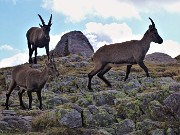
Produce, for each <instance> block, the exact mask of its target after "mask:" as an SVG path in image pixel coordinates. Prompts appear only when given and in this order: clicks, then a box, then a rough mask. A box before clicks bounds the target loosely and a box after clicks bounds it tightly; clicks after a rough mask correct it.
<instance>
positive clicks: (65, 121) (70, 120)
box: [57, 109, 82, 128]
mask: <svg viewBox="0 0 180 135" xmlns="http://www.w3.org/2000/svg"><path fill="white" fill-rule="evenodd" d="M57 113H58V116H59V123H60V125H63V126H67V127H69V128H77V127H82V118H81V113H80V112H78V111H77V110H75V109H59V110H58V111H57Z"/></svg>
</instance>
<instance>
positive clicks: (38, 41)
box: [26, 14, 52, 64]
mask: <svg viewBox="0 0 180 135" xmlns="http://www.w3.org/2000/svg"><path fill="white" fill-rule="evenodd" d="M38 16H39V18H40V20H41V22H42V25H41V24H39V25H40V27H41V28H39V27H31V28H30V29H29V30H28V31H27V33H26V37H27V42H28V49H29V63H32V54H33V52H34V51H35V58H34V63H35V64H36V63H37V58H36V57H37V48H38V47H39V48H43V47H45V49H46V54H47V56H48V59H49V41H50V36H49V32H50V27H51V25H52V23H51V20H52V14H51V17H50V19H49V23H48V25H46V24H45V22H44V20H43V19H42V17H41V16H40V15H39V14H38ZM31 45H32V47H31Z"/></svg>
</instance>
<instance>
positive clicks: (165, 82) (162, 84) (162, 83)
mask: <svg viewBox="0 0 180 135" xmlns="http://www.w3.org/2000/svg"><path fill="white" fill-rule="evenodd" d="M172 83H175V81H174V80H173V79H172V78H171V77H160V78H156V79H155V86H156V87H158V88H160V89H163V90H168V88H169V85H171V84H172Z"/></svg>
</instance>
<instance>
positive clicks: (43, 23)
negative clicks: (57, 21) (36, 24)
mask: <svg viewBox="0 0 180 135" xmlns="http://www.w3.org/2000/svg"><path fill="white" fill-rule="evenodd" d="M38 16H39V18H40V20H41V22H42V25H43V26H44V25H45V22H44V20H43V19H42V17H41V16H40V15H39V14H38Z"/></svg>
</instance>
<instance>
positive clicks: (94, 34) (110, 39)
mask: <svg viewBox="0 0 180 135" xmlns="http://www.w3.org/2000/svg"><path fill="white" fill-rule="evenodd" d="M83 33H85V35H86V36H87V37H88V38H89V40H90V43H91V44H92V45H93V47H94V49H95V50H97V49H98V48H99V47H101V46H103V45H105V44H110V43H116V42H123V41H127V40H132V39H140V38H141V36H140V35H133V33H132V30H131V28H130V27H129V26H128V25H127V24H126V23H122V24H120V23H111V24H105V25H103V24H101V23H95V22H90V23H87V24H86V29H85V30H84V32H83Z"/></svg>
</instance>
